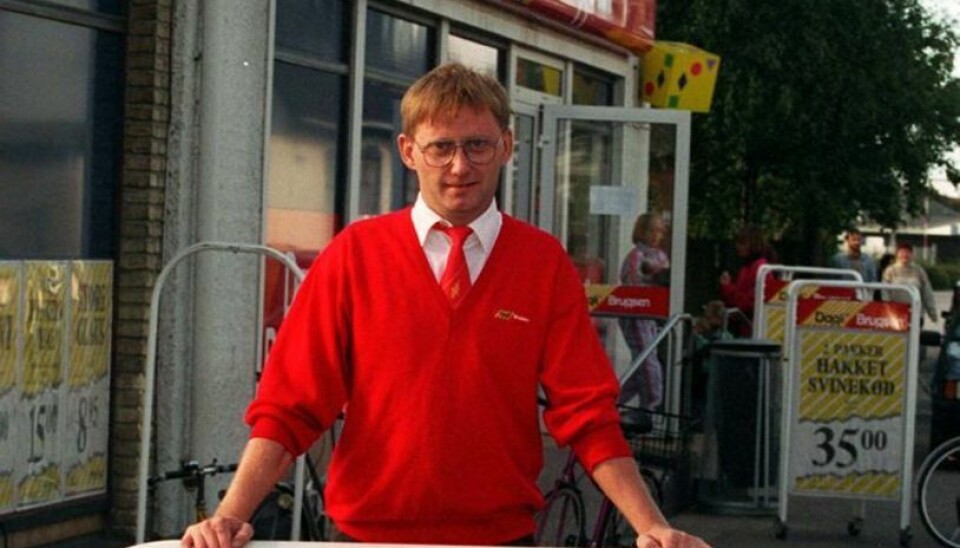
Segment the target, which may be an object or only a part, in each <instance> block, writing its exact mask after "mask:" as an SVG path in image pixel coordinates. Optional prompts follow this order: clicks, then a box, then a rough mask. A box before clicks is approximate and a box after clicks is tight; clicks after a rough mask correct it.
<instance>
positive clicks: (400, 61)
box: [366, 10, 434, 80]
mask: <svg viewBox="0 0 960 548" xmlns="http://www.w3.org/2000/svg"><path fill="white" fill-rule="evenodd" d="M433 35H434V30H433V29H431V28H429V27H426V26H424V25H420V24H418V23H414V22H412V21H407V20H404V19H399V18H397V17H393V16H391V15H387V14H385V13H381V12H379V11H376V10H368V11H367V53H366V64H367V70H368V71H371V70H372V71H378V72H383V73H387V74H389V75H391V76H393V77H397V78H402V79H409V80H414V79H416V78H417V77H418V76H420V75H421V74H424V73H425V72H427V71H428V70H430V68H431V67H432V66H433V55H431V54H430V52H431V51H432V49H431V48H432V45H433V43H434V41H433Z"/></svg>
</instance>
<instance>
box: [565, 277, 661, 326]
mask: <svg viewBox="0 0 960 548" xmlns="http://www.w3.org/2000/svg"><path fill="white" fill-rule="evenodd" d="M584 288H585V289H586V292H587V304H588V306H589V308H590V313H591V314H593V315H595V316H604V315H607V316H639V317H652V318H666V317H667V316H668V315H669V312H670V288H669V287H666V286H641V285H602V284H589V285H585V286H584Z"/></svg>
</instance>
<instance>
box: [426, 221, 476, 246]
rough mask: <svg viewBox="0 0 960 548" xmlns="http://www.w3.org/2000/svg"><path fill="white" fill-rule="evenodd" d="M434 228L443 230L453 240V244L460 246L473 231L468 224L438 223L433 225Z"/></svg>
mask: <svg viewBox="0 0 960 548" xmlns="http://www.w3.org/2000/svg"><path fill="white" fill-rule="evenodd" d="M434 228H436V229H437V230H439V231H440V232H445V233H446V234H447V236H449V237H450V239H451V240H453V244H452V245H454V246H462V245H463V242H464V241H465V240H466V239H467V237H469V236H470V234H472V233H473V229H472V228H470V227H469V226H444V225H442V224H440V223H437V224H436V225H434Z"/></svg>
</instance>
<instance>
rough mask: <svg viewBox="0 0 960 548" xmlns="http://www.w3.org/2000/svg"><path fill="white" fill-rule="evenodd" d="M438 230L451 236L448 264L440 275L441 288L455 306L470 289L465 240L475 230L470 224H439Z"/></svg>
mask: <svg viewBox="0 0 960 548" xmlns="http://www.w3.org/2000/svg"><path fill="white" fill-rule="evenodd" d="M435 228H436V229H437V230H440V231H442V232H446V234H447V236H450V240H451V242H450V252H449V253H448V254H447V266H446V268H444V269H443V275H442V276H440V289H442V290H443V292H444V293H445V294H446V295H447V298H449V299H450V304H452V305H453V306H454V307H456V306H457V305H459V304H460V302H461V301H463V297H464V296H465V295H466V294H467V291H470V269H468V268H467V257H466V255H464V253H463V242H465V241H466V240H467V237H468V236H470V234H471V233H472V232H473V230H471V229H470V227H469V226H443V225H440V224H437V225H436V227H435Z"/></svg>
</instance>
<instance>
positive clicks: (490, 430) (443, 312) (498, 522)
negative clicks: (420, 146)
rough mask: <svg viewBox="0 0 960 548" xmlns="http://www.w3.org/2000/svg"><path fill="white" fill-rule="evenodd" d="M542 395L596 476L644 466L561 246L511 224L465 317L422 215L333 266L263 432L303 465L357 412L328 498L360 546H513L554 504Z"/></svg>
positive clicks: (281, 370)
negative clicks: (420, 233) (451, 296)
mask: <svg viewBox="0 0 960 548" xmlns="http://www.w3.org/2000/svg"><path fill="white" fill-rule="evenodd" d="M540 385H542V386H543V388H544V391H545V394H546V396H547V398H548V400H549V401H550V406H549V409H548V410H547V411H545V413H544V420H545V423H546V425H547V428H548V429H549V431H550V433H551V434H552V435H553V436H554V438H555V439H556V440H557V441H558V443H559V444H561V445H566V444H571V445H572V447H573V448H574V450H575V451H576V453H577V455H578V457H579V458H580V461H581V462H582V463H583V464H584V466H585V467H586V468H587V469H588V470H592V469H593V468H594V467H595V466H596V465H597V464H598V463H600V462H602V461H604V460H607V459H610V458H613V457H619V456H628V455H629V454H630V451H629V448H628V447H627V445H626V443H625V442H624V440H623V437H622V435H621V434H620V430H619V426H618V416H617V413H616V409H615V407H614V401H615V399H616V397H617V393H618V390H619V387H618V385H617V382H616V378H615V376H614V374H613V369H612V368H611V366H610V364H609V362H608V360H607V357H606V354H605V353H604V350H603V348H602V346H601V345H600V341H599V340H598V339H597V337H596V335H595V331H594V330H593V328H592V326H591V324H590V318H589V315H588V312H587V307H586V299H585V298H584V294H583V287H582V286H581V284H580V282H579V280H578V278H577V273H576V271H575V270H574V268H573V265H572V264H571V262H570V260H569V259H568V258H567V255H566V253H565V252H564V250H563V249H562V248H561V247H560V245H559V243H558V242H557V241H556V240H555V239H554V238H553V237H552V236H550V235H548V234H546V233H544V232H542V231H540V230H538V229H536V228H534V227H532V226H529V225H526V224H523V223H521V222H519V221H517V220H515V219H512V218H510V217H507V216H506V215H504V217H503V227H502V229H501V231H500V235H499V237H498V238H497V241H496V245H495V246H494V248H493V250H492V252H491V254H490V256H489V259H488V260H487V263H486V265H485V266H484V269H483V271H482V272H481V274H480V276H479V278H478V279H477V281H476V282H475V283H474V285H473V287H472V288H471V290H470V292H469V293H468V294H467V296H466V298H465V300H464V301H463V303H462V304H461V305H460V306H459V307H458V308H457V309H456V310H454V309H452V308H451V306H450V305H449V303H448V301H447V298H446V296H444V294H443V293H442V292H441V290H440V287H439V285H438V283H437V281H436V279H435V278H434V276H433V273H432V272H431V270H430V267H429V265H428V263H427V259H426V257H425V256H424V252H423V250H422V248H421V247H420V243H419V241H418V240H417V237H416V233H415V231H414V228H413V223H412V221H411V219H410V210H409V209H405V210H403V211H400V212H396V213H392V214H388V215H383V216H380V217H376V218H374V219H370V220H366V221H360V222H356V223H353V224H352V225H350V226H349V227H348V228H347V229H345V230H344V231H343V232H341V233H340V234H339V235H338V236H337V237H336V238H335V239H334V240H333V241H332V242H331V243H330V245H329V246H328V247H327V248H326V249H325V250H324V252H323V253H322V254H321V256H320V257H319V258H318V260H317V261H316V263H315V264H314V265H313V267H312V268H311V269H310V272H309V274H308V276H307V279H306V281H305V283H304V284H303V286H302V287H301V288H300V290H299V292H298V294H297V297H296V299H295V302H294V304H293V306H292V308H291V310H290V313H289V315H288V316H287V319H286V320H285V321H284V323H283V327H282V329H281V331H280V333H279V336H278V338H277V341H276V344H275V345H274V346H273V348H272V350H271V352H270V361H269V363H268V364H267V367H266V369H265V372H264V375H263V377H262V380H261V383H260V387H259V390H258V394H257V397H256V399H255V400H254V402H253V403H252V404H251V405H250V408H249V410H248V412H247V422H248V423H249V424H251V425H252V427H253V432H252V434H251V435H252V436H253V437H263V438H269V439H273V440H276V441H277V442H279V443H281V444H283V445H284V447H286V448H287V450H288V451H290V453H291V454H294V455H298V454H300V453H302V452H304V451H305V450H306V449H307V448H308V447H309V446H310V445H311V443H312V442H313V441H314V440H315V439H316V438H317V437H318V436H319V435H320V434H321V433H322V432H323V431H324V430H325V429H326V428H328V427H329V426H330V425H331V424H332V423H333V421H334V419H335V417H336V416H337V414H338V412H339V411H340V409H341V408H342V407H343V406H344V404H347V403H349V407H348V409H347V415H346V416H347V418H346V420H345V422H344V427H343V430H342V433H341V436H340V439H339V442H338V444H337V447H336V450H335V452H334V455H333V458H332V461H331V463H330V469H329V481H328V485H327V490H326V502H327V509H328V511H329V513H330V515H331V517H332V518H333V520H334V521H335V522H336V523H337V526H338V527H339V528H340V529H341V530H342V531H343V532H344V533H346V534H348V535H350V536H352V537H354V538H357V539H359V540H364V541H369V542H403V543H413V542H416V543H444V544H498V543H502V542H506V541H509V540H512V539H516V538H519V537H522V536H524V535H527V534H530V533H531V532H533V530H534V522H533V514H534V512H535V511H536V510H537V509H538V508H539V507H540V506H542V504H543V498H542V495H541V494H540V491H539V489H538V487H537V483H536V482H537V477H538V475H539V472H540V469H541V467H542V465H543V457H542V455H543V448H542V444H541V436H540V430H539V428H540V427H539V420H538V405H537V389H538V386H540Z"/></svg>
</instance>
